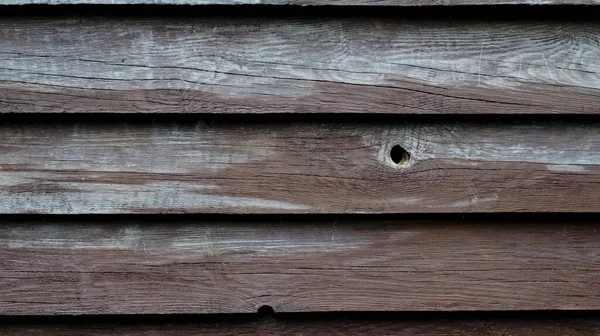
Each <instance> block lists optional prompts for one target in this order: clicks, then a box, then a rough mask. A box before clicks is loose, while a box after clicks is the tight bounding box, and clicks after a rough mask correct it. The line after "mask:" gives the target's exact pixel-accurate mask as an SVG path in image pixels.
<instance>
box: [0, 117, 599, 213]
mask: <svg viewBox="0 0 600 336" xmlns="http://www.w3.org/2000/svg"><path fill="white" fill-rule="evenodd" d="M130 119H131V118H130ZM142 119H143V118H142ZM396 145H400V146H402V147H403V148H405V149H406V150H407V151H408V152H407V153H409V154H408V155H410V158H408V157H407V155H406V153H404V155H402V153H396V152H395V149H394V148H398V147H395V146H396ZM0 148H1V149H2V150H1V151H0V162H1V165H0V166H1V168H0V213H46V214H86V213H95V214H110V213H112V214H117V213H457V212H599V211H600V202H599V200H600V188H599V187H598V186H599V183H600V123H598V122H595V121H593V120H592V121H587V122H577V121H573V122H566V121H565V122H527V121H522V122H515V123H508V122H470V121H460V122H459V121H454V122H452V121H445V122H439V123H431V122H429V123H428V122H420V121H410V120H407V121H402V120H399V121H391V120H390V121H389V122H376V121H364V122H351V121H348V122H342V121H337V122H336V121H329V122H321V121H318V120H315V121H314V122H302V121H293V120H288V121H285V120H284V121H277V120H267V119H259V120H256V119H255V120H253V121H244V122H241V121H238V122H234V121H216V122H210V121H201V120H200V121H199V120H198V119H195V118H194V119H193V120H181V119H180V120H179V121H175V120H168V119H164V120H160V119H158V120H155V121H154V122H152V121H150V120H138V121H132V120H129V121H127V120H125V121H123V120H120V119H119V118H117V120H106V121H105V122H101V120H99V119H96V120H88V121H86V122H76V121H72V120H65V121H62V122H58V121H57V122H51V121H44V120H39V121H38V122H37V123H27V122H25V121H23V120H16V121H10V120H5V122H4V123H3V124H2V125H0ZM394 154H398V155H396V156H397V157H394V158H395V159H398V160H400V161H399V164H396V163H395V162H394V161H393V159H394V158H393V157H392V156H393V155H394ZM403 159H404V160H406V162H404V163H403V161H401V160H403Z"/></svg>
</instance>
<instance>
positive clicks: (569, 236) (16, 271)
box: [0, 217, 600, 315]
mask: <svg viewBox="0 0 600 336" xmlns="http://www.w3.org/2000/svg"><path fill="white" fill-rule="evenodd" d="M599 256H600V225H599V224H598V221H597V220H594V221H592V220H588V221H581V220H576V219H573V220H566V221H559V222H557V221H548V220H545V221H543V222H523V221H515V220H505V221H475V222H474V221H465V220H462V221H432V220H429V221H426V220H406V221H399V220H375V219H371V220H365V219H362V220H361V219H358V218H353V219H340V218H338V219H336V220H335V222H333V221H322V220H315V219H312V220H311V219H308V220H305V221H302V219H297V220H294V221H289V219H288V220H284V221H282V222H281V221H279V220H278V221H277V222H276V223H273V222H272V221H269V220H268V219H267V220H253V221H248V219H247V220H246V221H241V222H240V220H239V219H238V220H237V221H236V220H227V221H208V222H207V221H198V220H196V221H194V220H187V221H182V219H180V218H175V217H171V218H170V219H164V220H162V221H160V222H157V221H154V222H123V221H122V220H119V219H115V220H114V221H112V222H111V221H103V222H98V221H92V220H83V221H82V220H79V221H70V222H66V223H65V222H60V221H59V222H57V221H53V220H52V219H50V220H48V221H47V222H29V221H12V220H7V219H4V220H3V221H2V223H1V225H0V314H2V315H12V314H15V315H57V314H169V313H194V314H195V313H251V312H256V311H257V309H258V308H259V307H261V306H263V305H268V306H271V307H273V309H274V310H275V312H304V311H308V312H312V311H430V310H431V311H457V310H469V311H471V310H563V309H564V310H580V309H599V308H600V258H599Z"/></svg>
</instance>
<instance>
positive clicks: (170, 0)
mask: <svg viewBox="0 0 600 336" xmlns="http://www.w3.org/2000/svg"><path fill="white" fill-rule="evenodd" d="M32 4H37V5H39V4H41V5H77V4H93V5H137V4H147V5H300V6H461V5H599V4H600V0H1V1H0V5H32Z"/></svg>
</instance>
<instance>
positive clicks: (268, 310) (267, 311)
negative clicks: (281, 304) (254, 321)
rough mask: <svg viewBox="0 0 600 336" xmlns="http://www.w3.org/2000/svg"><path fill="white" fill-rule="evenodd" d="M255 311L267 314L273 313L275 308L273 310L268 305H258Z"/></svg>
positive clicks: (259, 313) (263, 314)
mask: <svg viewBox="0 0 600 336" xmlns="http://www.w3.org/2000/svg"><path fill="white" fill-rule="evenodd" d="M256 312H257V313H258V315H260V316H267V315H273V314H275V310H273V307H271V306H268V305H264V306H260V307H258V310H257V311H256Z"/></svg>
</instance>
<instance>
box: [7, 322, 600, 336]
mask: <svg viewBox="0 0 600 336" xmlns="http://www.w3.org/2000/svg"><path fill="white" fill-rule="evenodd" d="M158 320H160V318H158ZM191 320H193V321H194V322H185V321H178V322H174V323H173V322H170V323H162V324H161V323H157V322H141V323H140V322H137V321H134V322H133V323H132V322H131V321H130V320H129V319H123V320H121V322H114V321H113V322H103V323H86V322H85V321H83V322H81V321H79V320H78V321H79V322H78V323H76V324H75V323H52V322H47V324H32V323H31V322H30V323H21V324H15V323H12V322H11V320H10V319H7V320H4V321H3V322H4V323H3V326H2V335H4V336H22V335H30V336H38V335H45V336H51V335H56V336H58V335H60V336H71V335H73V336H75V335H76V336H105V335H119V336H121V335H127V336H141V335H144V336H192V335H196V336H197V335H206V336H263V335H282V336H283V335H311V336H321V335H322V336H329V335H344V336H354V335H361V336H363V335H394V336H464V335H469V336H506V335H510V336H597V335H600V322H599V320H598V319H597V318H580V319H573V318H568V319H567V318H559V319H555V320H548V319H532V320H518V319H493V318H492V319H485V320H483V319H482V320H475V319H471V320H416V321H406V320H366V319H365V320H361V319H343V318H335V319H331V318H329V319H322V318H321V319H311V318H299V319H285V318H278V319H266V320H259V321H254V320H239V319H238V320H233V321H227V320H217V321H214V322H213V321H203V322H198V319H197V318H192V319H191Z"/></svg>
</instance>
